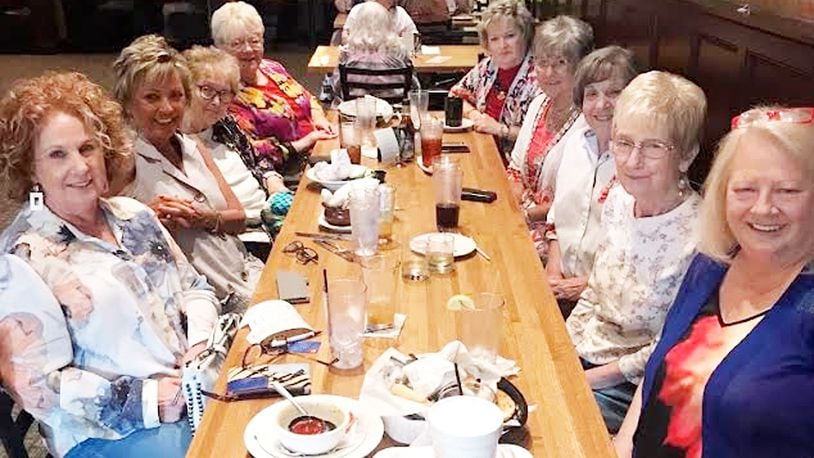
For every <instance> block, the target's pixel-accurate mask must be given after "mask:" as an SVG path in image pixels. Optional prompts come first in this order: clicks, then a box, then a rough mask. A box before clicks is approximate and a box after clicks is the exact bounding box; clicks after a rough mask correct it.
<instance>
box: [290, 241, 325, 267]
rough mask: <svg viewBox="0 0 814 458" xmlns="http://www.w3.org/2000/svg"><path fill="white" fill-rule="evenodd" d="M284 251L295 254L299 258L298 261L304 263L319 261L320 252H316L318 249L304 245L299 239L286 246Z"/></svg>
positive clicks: (291, 254)
mask: <svg viewBox="0 0 814 458" xmlns="http://www.w3.org/2000/svg"><path fill="white" fill-rule="evenodd" d="M283 253H285V254H287V255H289V256H295V257H296V258H297V262H299V263H300V264H303V265H305V264H308V263H311V262H313V263H314V264H316V263H317V262H319V254H318V253H317V252H316V250H314V249H313V248H309V247H307V246H305V245H303V244H302V242H300V241H299V240H294V241H293V242H291V243H289V244H288V245H286V246H284V247H283Z"/></svg>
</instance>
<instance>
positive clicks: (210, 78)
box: [182, 46, 293, 235]
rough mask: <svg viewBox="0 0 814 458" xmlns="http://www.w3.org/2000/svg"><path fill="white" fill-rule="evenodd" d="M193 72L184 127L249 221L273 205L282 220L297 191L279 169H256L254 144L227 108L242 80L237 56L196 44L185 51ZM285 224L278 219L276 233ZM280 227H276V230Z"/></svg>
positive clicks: (254, 221) (254, 224) (256, 220)
mask: <svg viewBox="0 0 814 458" xmlns="http://www.w3.org/2000/svg"><path fill="white" fill-rule="evenodd" d="M184 57H185V58H186V60H187V65H188V66H189V70H190V72H191V75H192V97H191V100H190V103H189V108H188V109H187V111H186V112H185V113H184V122H183V125H182V130H183V132H184V133H186V134H189V135H192V136H194V137H196V138H197V139H198V140H200V141H201V142H202V143H203V145H204V146H205V147H206V148H207V149H208V150H209V152H210V153H211V154H212V159H213V160H214V161H215V164H217V166H218V169H219V170H220V171H221V173H222V174H223V178H224V179H225V180H226V183H227V184H228V185H229V187H230V188H231V189H232V192H234V193H235V196H236V197H237V199H238V200H239V201H240V204H241V205H242V206H243V210H244V211H245V212H246V225H247V226H249V227H257V226H259V225H260V223H261V218H260V213H261V212H262V211H263V210H264V209H265V208H266V207H267V205H266V198H267V193H268V196H270V197H271V198H270V199H269V201H268V207H269V209H270V210H271V212H272V214H273V215H274V217H275V218H279V223H282V219H283V217H284V216H285V215H286V214H287V213H288V209H289V208H290V207H291V202H292V200H293V196H292V193H291V191H289V190H288V188H286V187H285V185H284V184H283V180H282V177H281V176H280V175H279V174H277V173H269V174H263V173H260V172H259V171H258V170H256V167H255V162H256V157H255V155H254V149H253V148H252V146H251V143H250V142H249V140H248V138H247V137H246V135H245V134H243V131H241V130H240V128H238V127H237V123H236V122H235V120H234V118H233V117H232V116H231V115H228V114H227V112H226V110H227V108H228V107H229V104H230V103H231V102H232V100H233V99H234V96H235V94H237V91H238V90H239V85H240V69H239V68H238V64H237V59H235V58H234V56H232V55H230V54H228V53H226V52H225V51H222V50H220V49H218V48H216V47H214V46H210V47H203V46H193V47H192V48H191V49H188V50H186V51H184ZM279 226H280V224H278V222H277V221H275V222H273V223H272V224H271V225H270V227H268V229H270V230H271V231H272V235H275V234H276V230H279ZM275 229H276V230H275Z"/></svg>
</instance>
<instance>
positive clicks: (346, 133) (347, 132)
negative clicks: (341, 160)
mask: <svg viewBox="0 0 814 458" xmlns="http://www.w3.org/2000/svg"><path fill="white" fill-rule="evenodd" d="M361 140H362V139H361V138H360V136H359V135H357V131H356V123H355V121H354V120H353V119H348V118H342V119H340V120H339V147H340V148H344V149H345V150H346V151H347V152H348V157H350V162H351V163H352V164H359V163H360V162H362V142H361Z"/></svg>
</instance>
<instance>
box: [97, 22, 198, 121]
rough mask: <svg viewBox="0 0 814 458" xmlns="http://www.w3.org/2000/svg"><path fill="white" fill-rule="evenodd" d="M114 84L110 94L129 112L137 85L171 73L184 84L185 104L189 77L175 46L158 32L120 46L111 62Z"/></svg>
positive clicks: (188, 92) (187, 99)
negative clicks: (122, 47) (119, 50)
mask: <svg viewBox="0 0 814 458" xmlns="http://www.w3.org/2000/svg"><path fill="white" fill-rule="evenodd" d="M113 71H114V72H115V73H116V83H115V84H114V86H113V95H114V96H115V97H116V100H118V101H119V103H121V104H122V106H123V107H124V109H125V113H126V114H128V115H129V108H130V102H132V100H133V94H134V93H135V91H136V87H137V86H138V85H139V84H143V83H144V82H145V81H153V80H155V79H158V78H164V77H166V76H167V75H170V74H172V73H175V74H176V75H178V78H179V79H180V80H181V84H182V85H183V86H184V96H185V98H186V103H189V96H190V94H191V92H190V87H191V86H192V83H191V81H192V76H191V75H190V72H189V67H187V63H186V59H184V56H182V55H181V53H179V52H178V51H177V50H176V49H175V48H173V47H172V46H170V45H169V44H168V43H167V40H165V39H164V37H161V36H158V35H154V34H151V35H143V36H140V37H138V38H136V39H135V40H133V42H132V43H130V44H129V45H128V46H127V47H126V48H124V49H122V52H121V53H120V54H119V57H118V58H117V59H116V61H115V62H114V63H113Z"/></svg>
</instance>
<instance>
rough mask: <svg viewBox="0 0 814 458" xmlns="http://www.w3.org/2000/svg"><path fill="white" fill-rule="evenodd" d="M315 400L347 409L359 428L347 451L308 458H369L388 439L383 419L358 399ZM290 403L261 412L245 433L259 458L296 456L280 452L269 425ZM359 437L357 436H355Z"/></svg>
mask: <svg viewBox="0 0 814 458" xmlns="http://www.w3.org/2000/svg"><path fill="white" fill-rule="evenodd" d="M311 397H320V398H325V399H330V400H331V401H333V402H336V403H337V404H340V405H344V406H345V407H347V408H348V409H350V411H351V412H353V415H354V416H356V425H354V426H353V428H352V430H351V433H350V435H351V438H350V441H351V444H350V445H349V446H348V447H347V448H342V449H340V450H337V451H336V452H328V453H323V454H321V455H308V456H309V457H312V458H340V457H357V456H367V454H368V453H370V452H372V451H373V450H374V449H375V448H376V447H377V446H378V445H379V442H381V440H382V436H383V435H384V424H383V423H382V419H381V418H379V416H378V415H376V414H375V413H372V412H370V411H369V410H366V409H365V408H364V407H363V406H362V404H360V403H359V401H357V400H356V399H351V398H346V397H342V396H333V395H330V394H315V395H311ZM285 403H286V401H283V400H281V401H278V402H276V403H274V404H272V405H270V406H269V407H266V408H265V409H263V410H261V411H260V412H258V413H257V415H255V416H254V418H252V419H251V420H250V421H249V424H248V425H246V429H245V430H244V431H243V443H244V444H245V445H246V449H247V450H248V451H249V453H251V455H252V456H253V457H255V458H290V457H292V456H296V455H291V454H288V453H287V452H284V451H283V450H282V449H280V448H279V447H280V445H279V441H278V440H277V437H276V436H275V434H274V431H275V429H274V428H272V427H271V425H270V424H269V422H271V421H273V419H274V418H275V417H276V416H277V413H278V411H279V410H280V409H282V408H283V407H284V406H285ZM354 435H355V436H354Z"/></svg>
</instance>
